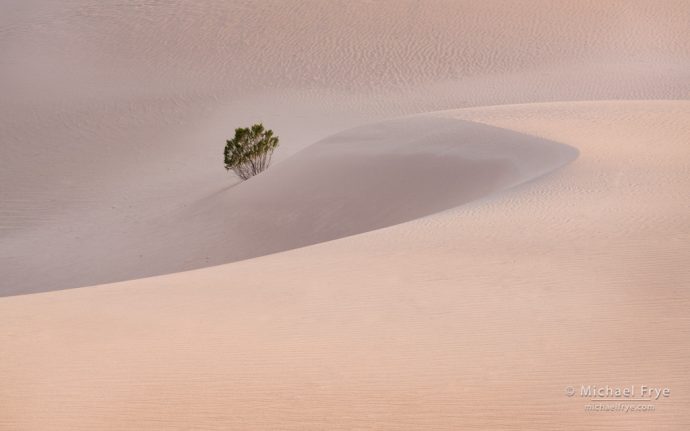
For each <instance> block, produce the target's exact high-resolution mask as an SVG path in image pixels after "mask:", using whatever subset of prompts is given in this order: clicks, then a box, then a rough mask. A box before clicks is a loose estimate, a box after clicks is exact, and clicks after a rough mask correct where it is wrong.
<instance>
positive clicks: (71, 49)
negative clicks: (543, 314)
mask: <svg viewBox="0 0 690 431" xmlns="http://www.w3.org/2000/svg"><path fill="white" fill-rule="evenodd" d="M688 22H690V8H688V5H687V1H686V0H665V1H663V2H662V3H661V4H660V2H659V1H657V0H634V1H617V0H616V1H607V2H601V1H599V0H578V1H556V2H534V1H525V0H515V1H512V0H511V1H507V0H490V1H476V0H436V1H433V2H431V3H429V4H423V3H420V2H418V1H412V0H410V1H407V0H403V1H399V0H385V1H376V2H369V1H355V2H350V1H332V2H324V1H318V0H291V1H250V0H233V1H225V0H206V1H177V0H161V1H154V2H144V3H141V2H139V3H136V2H122V1H118V0H104V1H94V0H66V1H62V2H59V3H56V2H51V1H45V0H22V1H19V0H7V1H3V2H2V3H1V4H0V54H1V55H0V94H1V95H2V97H0V164H1V168H0V273H2V274H3V275H5V277H4V278H3V279H2V280H0V290H1V291H2V292H4V293H5V294H7V293H21V292H24V293H28V292H32V291H41V290H50V289H57V288H64V287H77V286H80V285H84V284H89V283H97V282H103V281H107V280H111V281H112V280H121V279H127V278H134V277H139V276H142V275H149V274H156V273H161V272H167V271H179V270H184V269H189V268H194V267H200V266H204V265H207V264H213V263H222V262H223V261H222V260H220V256H221V255H222V256H225V257H227V258H228V260H232V259H234V258H237V257H241V256H250V255H254V254H258V253H259V252H260V251H262V250H276V249H282V248H284V247H283V246H279V245H276V247H272V248H271V247H267V246H261V247H259V246H258V245H257V246H256V247H258V248H257V249H256V250H255V251H254V252H252V253H246V252H242V251H241V250H242V249H244V247H245V245H244V244H239V245H240V246H238V247H233V246H228V242H229V241H230V242H232V240H233V239H232V238H228V237H227V236H225V235H212V233H211V232H209V233H203V236H204V238H205V239H204V240H205V241H206V242H204V243H198V242H197V243H195V244H194V248H191V245H192V244H193V242H194V241H195V240H196V238H198V237H199V235H201V234H200V233H199V232H198V230H200V229H201V228H200V227H198V228H196V230H195V228H190V226H189V223H190V222H189V218H187V217H185V216H181V215H180V216H178V214H179V213H180V212H182V211H184V209H189V208H190V206H191V205H194V204H195V203H198V202H200V201H202V200H204V199H207V198H209V197H210V196H219V200H221V201H222V200H223V199H222V197H224V196H225V193H224V192H223V190H224V189H226V188H227V186H228V185H229V184H231V183H232V181H233V180H232V178H231V177H230V176H228V175H227V174H226V172H225V171H224V169H223V166H222V159H221V156H220V154H221V150H222V146H223V144H224V142H225V139H227V138H228V137H229V136H230V135H231V134H232V131H233V129H234V128H235V127H239V126H246V125H249V124H252V123H253V122H256V121H264V122H265V123H266V125H267V126H268V127H271V128H273V129H274V130H275V131H276V133H277V134H278V135H279V136H280V137H281V139H282V145H281V148H280V149H279V151H278V153H277V154H276V160H277V161H282V160H285V159H286V158H287V157H288V156H290V155H292V154H295V153H296V152H297V151H298V150H300V149H302V148H305V147H306V146H308V145H310V144H312V143H313V142H316V141H318V140H320V139H322V138H324V137H326V136H329V135H332V134H334V133H336V132H339V131H342V130H346V129H348V128H352V127H355V126H358V125H362V124H370V123H375V122H378V121H382V120H386V119H390V118H394V117H398V116H401V115H408V114H415V113H420V112H429V111H437V110H441V109H451V108H460V107H467V106H482V105H493V104H506V103H527V102H543V101H557V100H596V99H659V98H663V99H678V98H687V97H688V94H690V39H689V38H688V37H687V35H686V33H687V23H688ZM257 29H260V30H259V31H257ZM233 193H234V192H233ZM229 194H230V193H228V195H229ZM225 200H226V201H227V199H225ZM207 205H211V203H207ZM227 205H229V206H231V207H232V205H230V204H229V203H227V202H225V203H223V202H219V203H218V204H217V209H218V210H219V211H226V210H227V209H228V206H227ZM190 211H191V210H190ZM210 211H211V208H210V207H208V206H206V207H203V208H200V209H199V212H202V213H203V214H202V215H200V218H199V221H200V223H201V222H206V221H207V219H208V218H209V217H210V218H211V220H208V221H209V222H212V223H213V225H214V229H216V230H217V224H218V223H219V220H220V219H221V218H222V217H223V216H224V214H220V213H218V214H211V213H210ZM171 216H173V217H172V218H171ZM172 220H177V221H180V223H181V224H180V225H179V226H178V225H176V224H174V223H172ZM343 224H345V221H343ZM370 224H371V225H372V226H380V221H371V223H370ZM161 226H167V227H168V228H167V230H166V231H162V230H161ZM343 231H344V232H345V231H346V232H347V233H350V232H354V231H356V229H345V226H343ZM154 232H159V233H160V235H158V236H152V235H153V233H154ZM184 232H187V235H184ZM161 236H163V237H164V238H165V237H170V238H177V239H179V240H184V241H189V242H190V248H189V253H187V252H185V249H186V248H185V247H182V246H181V245H180V244H179V243H169V242H167V241H166V240H165V239H164V238H163V239H161ZM335 236H337V235H330V237H335ZM140 238H144V239H146V241H141V240H140ZM243 241H244V240H243ZM151 242H156V243H158V244H159V245H158V246H156V245H152V244H151ZM289 242H290V243H292V242H293V241H289ZM304 242H313V237H312V239H311V240H309V241H304ZM286 243H287V242H286ZM125 247H129V248H128V249H127V250H126V251H123V250H124V248H125ZM108 248H110V249H111V250H108ZM218 250H222V251H223V252H222V253H220V254H218V253H216V252H217V251H218ZM243 253H244V254H243ZM152 254H155V256H153V255H152ZM96 257H98V259H96ZM140 257H141V260H140V261H139V260H138V259H139V258H140ZM206 257H208V260H206ZM228 260H225V261H228ZM147 268H150V269H147ZM98 274H102V275H101V276H100V277H98ZM48 281H50V282H48Z"/></svg>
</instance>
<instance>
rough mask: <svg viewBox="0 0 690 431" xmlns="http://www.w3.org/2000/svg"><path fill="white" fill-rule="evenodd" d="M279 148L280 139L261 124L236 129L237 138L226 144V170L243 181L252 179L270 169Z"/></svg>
mask: <svg viewBox="0 0 690 431" xmlns="http://www.w3.org/2000/svg"><path fill="white" fill-rule="evenodd" d="M277 146H278V137H277V136H273V130H267V129H265V128H264V125H263V124H261V123H259V124H254V125H253V126H251V127H247V128H244V129H243V128H240V129H235V137H234V138H233V139H230V140H229V141H226V144H225V169H226V170H228V171H229V170H232V171H233V172H234V173H235V174H237V176H238V177H240V178H241V179H242V180H243V181H244V180H246V179H248V178H251V177H253V176H254V175H256V174H258V173H260V172H263V171H264V170H265V169H266V168H268V165H270V164H271V156H272V155H273V150H275V149H276V147H277Z"/></svg>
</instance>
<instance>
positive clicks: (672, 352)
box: [0, 101, 690, 431]
mask: <svg viewBox="0 0 690 431" xmlns="http://www.w3.org/2000/svg"><path fill="white" fill-rule="evenodd" d="M688 113H690V102H683V101H677V102H673V101H668V102H662V101H641V102H597V103H558V104H536V105H520V106H505V107H492V108H480V109H468V110H459V111H448V112H446V113H444V115H445V116H446V117H447V118H450V119H461V120H465V121H473V122H480V123H484V124H487V125H491V126H495V127H501V128H509V129H512V130H516V131H519V132H520V133H528V134H531V135H534V136H541V137H542V138H544V139H549V140H555V141H558V142H564V143H566V144H568V145H571V146H573V147H575V148H577V149H578V150H579V151H580V157H579V158H578V159H577V161H576V162H575V163H572V164H570V165H568V166H566V167H565V168H564V169H561V170H558V171H556V172H554V173H552V174H551V175H548V176H546V177H542V178H541V179H538V180H536V181H532V182H530V183H528V184H524V185H522V186H519V187H516V188H512V189H510V190H506V191H503V192H499V193H497V194H493V195H491V196H488V197H486V198H484V199H481V200H478V201H474V202H471V203H468V204H466V205H463V206H460V207H457V208H455V209H452V210H448V211H444V212H441V213H437V214H435V215H432V216H429V217H424V218H421V219H417V220H415V221H411V222H409V223H404V224H400V225H397V226H393V227H390V228H386V229H381V230H377V231H375V232H369V233H367V234H364V235H356V236H352V237H349V238H344V239H341V240H338V241H332V242H327V243H322V244H318V245H314V246H310V247H305V248H301V249H297V250H291V251H288V252H284V253H278V254H273V255H270V256H263V257H260V258H256V259H250V260H246V261H242V262H236V263H233V264H228V265H222V266H217V267H213V268H206V269H201V270H196V271H190V272H184V273H179V274H171V275H167V276H161V277H154V278H149V279H142V280H134V281H129V282H124V283H117V284H110V285H105V286H96V287H88V288H83V289H71V290H64V291H60V292H50V293H42V294H36V295H24V296H15V297H8V298H3V299H2V300H0V328H2V331H1V332H0V336H1V337H2V338H1V339H0V345H1V346H2V348H3V354H2V355H0V379H1V380H2V381H3V385H0V405H2V406H3V409H4V414H3V415H1V416H0V428H3V427H4V428H6V429H65V430H67V429H69V430H81V429H84V430H87V429H132V428H146V429H154V430H155V429H186V428H194V429H209V430H223V429H295V430H304V429H314V430H316V429H353V428H355V429H356V428H360V429H393V430H408V429H409V430H417V429H458V428H462V429H477V430H479V429H481V430H485V429H503V430H522V429H538V430H554V429H568V430H583V431H584V430H588V431H591V430H628V429H640V430H672V431H680V430H683V429H686V428H688V426H690V415H689V414H688V411H687V409H685V406H687V405H688V403H689V402H690V398H689V397H688V394H689V393H690V380H688V376H689V375H690V368H689V367H690V365H689V364H690V345H689V344H688V342H687V341H688V340H689V339H690V320H689V319H688V315H687V309H688V306H689V305H690V292H688V289H687V286H688V285H689V284H690V271H689V270H688V267H687V256H688V255H690V248H689V247H690V246H689V245H690V230H689V227H690V223H689V220H688V214H690V212H688V208H689V206H690V202H689V201H688V195H687V190H688V189H690V175H688V170H687V163H686V161H687V160H688V158H690V153H689V151H690V147H688V146H687V142H688V140H689V139H690V128H689V127H688V125H689V124H690V121H688V120H689V119H690V118H689V117H688ZM490 130H493V129H490ZM333 144H334V145H335V144H337V142H335V143H333ZM580 384H589V385H604V384H611V385H621V386H623V385H638V386H639V385H641V384H649V385H657V386H667V387H669V388H671V391H672V392H671V397H670V398H668V399H665V400H663V401H659V402H656V403H655V406H656V410H655V411H653V412H638V413H628V414H623V413H611V412H606V413H604V412H602V413H592V412H584V405H585V403H586V401H585V400H584V399H580V398H568V397H566V396H565V393H564V389H565V387H567V386H570V385H574V386H578V385H580Z"/></svg>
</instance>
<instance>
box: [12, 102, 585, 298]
mask: <svg viewBox="0 0 690 431" xmlns="http://www.w3.org/2000/svg"><path fill="white" fill-rule="evenodd" d="M576 156H577V152H576V151H575V150H574V149H573V148H569V147H567V146H564V145H562V144H558V143H555V142H549V141H547V140H544V139H540V138H535V137H531V136H527V135H522V134H518V133H514V132H511V131H508V130H504V129H499V128H495V127H490V126H486V125H483V124H475V123H470V122H466V121H461V120H456V119H448V118H437V117H434V116H433V115H425V116H417V117H409V118H405V119H400V120H392V121H388V122H385V123H380V124H374V125H369V126H363V127H360V128H357V129H354V130H351V131H347V132H343V133H340V134H337V135H335V136H333V137H331V138H327V139H325V140H323V141H321V142H319V143H317V144H315V145H313V146H311V147H309V148H308V149H306V150H304V151H302V152H300V153H299V154H297V155H296V156H294V157H292V158H290V159H289V160H287V161H285V162H284V163H282V164H280V165H279V166H276V167H275V168H273V169H271V170H269V171H268V172H265V173H264V174H263V175H260V176H258V177H255V178H252V179H251V180H249V181H247V182H245V183H242V184H238V185H236V186H232V187H230V188H227V189H222V190H220V191H217V192H213V193H211V194H209V195H206V196H203V197H202V198H200V199H197V200H190V201H189V202H187V204H185V205H184V206H182V207H180V208H176V209H175V210H174V211H170V212H169V213H168V214H166V215H165V216H164V217H163V218H150V219H146V220H145V221H144V223H141V224H138V225H134V226H131V225H130V226H117V228H118V230H119V232H116V233H114V232H112V230H111V229H109V228H107V225H106V226H104V225H103V224H99V223H94V224H92V225H88V226H83V224H84V220H83V219H81V218H79V219H76V220H74V221H73V222H72V223H70V224H68V225H65V224H61V225H60V229H61V231H59V232H54V231H53V232H51V231H41V230H39V231H38V233H37V234H36V235H35V240H34V241H33V242H30V243H28V244H26V243H25V239H24V238H21V237H20V238H19V239H18V240H16V241H13V238H9V239H7V241H6V243H5V246H6V247H7V248H8V249H11V250H12V252H13V253H15V255H17V256H25V257H24V258H23V259H22V260H20V261H17V262H15V263H14V265H13V266H12V267H11V268H6V269H5V274H4V275H5V276H4V280H3V282H4V283H5V285H6V286H7V287H5V288H4V289H3V290H1V291H0V292H1V293H3V294H5V295H7V294H13V293H26V292H30V291H40V290H54V289H60V288H68V287H78V286H84V285H89V284H98V283H103V282H108V281H119V280H126V279H129V278H133V277H135V278H137V277H144V276H151V275H158V274H164V273H168V272H175V271H178V270H183V269H191V268H198V267H203V266H209V265H214V264H220V263H226V262H232V261H236V260H240V259H246V258H250V257H256V256H261V255H264V254H268V253H273V252H277V251H282V250H287V249H290V248H296V247H300V246H304V245H308V244H314V243H318V242H323V241H328V240H331V239H335V238H340V237H343V236H347V235H353V234H357V233H361V232H366V231H370V230H373V229H377V228H381V227H385V226H389V225H392V224H396V223H401V222H405V221H409V220H412V219H415V218H418V217H422V216H425V215H429V214H433V213H435V212H438V211H442V210H445V209H448V208H452V207H455V206H457V205H460V204H463V203H466V202H468V201H470V200H473V199H477V198H479V197H481V196H485V195H488V194H490V193H492V192H495V191H497V190H502V189H505V188H508V187H512V186H515V185H517V184H520V183H523V182H525V181H529V180H531V179H534V178H535V177H538V176H540V175H543V174H545V173H547V172H549V171H551V170H553V169H556V168H558V167H561V166H563V165H564V164H566V163H567V162H569V161H571V160H573V159H574V158H575V157H576ZM75 232H79V235H80V236H84V237H86V238H88V241H89V243H91V244H93V246H92V247H85V248H76V249H67V250H65V248H64V246H65V244H66V243H68V242H69V241H70V237H71V236H73V235H75ZM46 237H52V238H57V239H58V240H57V241H55V243H53V244H45V245H42V242H43V241H44V240H45V238H46ZM104 244H107V246H104ZM182 244H184V247H181V245H182ZM56 256H60V257H59V259H56ZM35 268H41V272H38V273H36V272H33V270H34V269H35ZM27 274H32V275H31V276H27Z"/></svg>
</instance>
